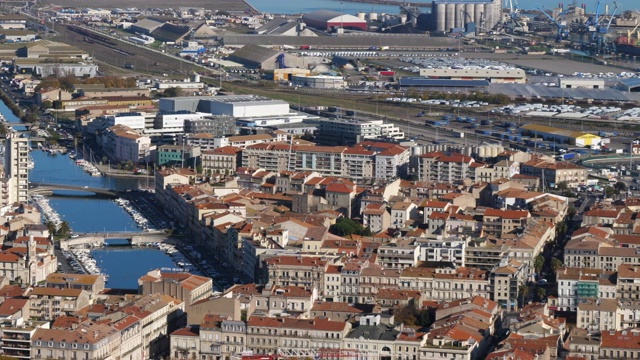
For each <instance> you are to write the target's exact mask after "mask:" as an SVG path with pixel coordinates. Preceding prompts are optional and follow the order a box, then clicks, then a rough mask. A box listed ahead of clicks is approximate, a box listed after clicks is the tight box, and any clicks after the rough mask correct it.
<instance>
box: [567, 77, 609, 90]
mask: <svg viewBox="0 0 640 360" xmlns="http://www.w3.org/2000/svg"><path fill="white" fill-rule="evenodd" d="M560 87H561V88H563V89H604V87H605V83H604V79H585V78H577V77H568V78H567V77H561V78H560Z"/></svg>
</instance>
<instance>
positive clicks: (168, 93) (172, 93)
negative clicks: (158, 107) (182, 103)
mask: <svg viewBox="0 0 640 360" xmlns="http://www.w3.org/2000/svg"><path fill="white" fill-rule="evenodd" d="M162 95H163V96H164V97H178V96H182V89H180V88H177V87H170V88H167V89H165V90H164V92H163V93H162Z"/></svg>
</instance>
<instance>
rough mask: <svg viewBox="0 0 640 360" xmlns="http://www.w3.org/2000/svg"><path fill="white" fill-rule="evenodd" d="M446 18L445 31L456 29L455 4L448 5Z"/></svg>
mask: <svg viewBox="0 0 640 360" xmlns="http://www.w3.org/2000/svg"><path fill="white" fill-rule="evenodd" d="M446 14H447V15H446V17H445V21H444V27H445V29H444V31H445V32H449V31H451V28H454V27H456V6H455V5H454V4H447V7H446Z"/></svg>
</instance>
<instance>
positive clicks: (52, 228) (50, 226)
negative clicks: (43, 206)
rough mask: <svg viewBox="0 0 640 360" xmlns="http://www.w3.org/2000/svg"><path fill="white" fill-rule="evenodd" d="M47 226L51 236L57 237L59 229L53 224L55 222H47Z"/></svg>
mask: <svg viewBox="0 0 640 360" xmlns="http://www.w3.org/2000/svg"><path fill="white" fill-rule="evenodd" d="M46 225H47V229H48V230H49V233H50V234H51V235H55V234H56V231H57V230H58V229H57V228H56V224H54V223H53V221H47V224H46Z"/></svg>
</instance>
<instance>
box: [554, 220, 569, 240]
mask: <svg viewBox="0 0 640 360" xmlns="http://www.w3.org/2000/svg"><path fill="white" fill-rule="evenodd" d="M567 228H568V227H567V223H565V222H564V221H561V222H559V223H557V224H556V236H557V237H560V236H562V235H564V234H566V233H567Z"/></svg>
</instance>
